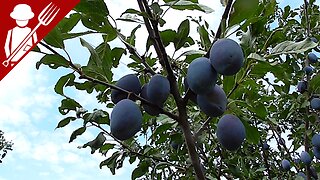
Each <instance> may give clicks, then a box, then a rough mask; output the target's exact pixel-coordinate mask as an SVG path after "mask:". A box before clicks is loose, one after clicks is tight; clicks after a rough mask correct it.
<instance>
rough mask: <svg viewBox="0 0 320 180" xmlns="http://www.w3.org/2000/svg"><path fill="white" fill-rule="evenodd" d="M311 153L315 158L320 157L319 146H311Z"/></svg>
mask: <svg viewBox="0 0 320 180" xmlns="http://www.w3.org/2000/svg"><path fill="white" fill-rule="evenodd" d="M313 155H314V156H315V157H316V158H317V159H320V148H318V147H313Z"/></svg>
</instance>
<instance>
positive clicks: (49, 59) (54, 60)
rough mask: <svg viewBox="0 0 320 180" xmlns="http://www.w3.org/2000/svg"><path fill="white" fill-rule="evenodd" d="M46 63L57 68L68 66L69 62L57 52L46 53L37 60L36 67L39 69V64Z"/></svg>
mask: <svg viewBox="0 0 320 180" xmlns="http://www.w3.org/2000/svg"><path fill="white" fill-rule="evenodd" d="M41 64H44V65H48V66H49V67H50V68H51V69H57V68H58V67H65V68H67V67H69V62H68V60H66V59H65V58H64V57H63V56H60V55H57V54H47V55H45V56H43V57H42V58H41V60H40V61H38V62H37V64H36V68H37V69H39V67H40V65H41Z"/></svg>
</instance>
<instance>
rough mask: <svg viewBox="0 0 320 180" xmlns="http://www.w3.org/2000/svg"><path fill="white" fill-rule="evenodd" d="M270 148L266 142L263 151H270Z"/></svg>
mask: <svg viewBox="0 0 320 180" xmlns="http://www.w3.org/2000/svg"><path fill="white" fill-rule="evenodd" d="M269 148H270V146H269V144H268V143H267V142H264V143H263V144H262V149H263V150H269Z"/></svg>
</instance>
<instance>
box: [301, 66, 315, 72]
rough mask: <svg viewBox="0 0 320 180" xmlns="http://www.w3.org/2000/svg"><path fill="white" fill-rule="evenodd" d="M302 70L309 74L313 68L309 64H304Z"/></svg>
mask: <svg viewBox="0 0 320 180" xmlns="http://www.w3.org/2000/svg"><path fill="white" fill-rule="evenodd" d="M303 71H304V72H305V73H306V74H311V73H312V72H313V68H312V67H311V66H306V67H304V68H303Z"/></svg>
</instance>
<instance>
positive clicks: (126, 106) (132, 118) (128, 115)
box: [110, 99, 142, 141]
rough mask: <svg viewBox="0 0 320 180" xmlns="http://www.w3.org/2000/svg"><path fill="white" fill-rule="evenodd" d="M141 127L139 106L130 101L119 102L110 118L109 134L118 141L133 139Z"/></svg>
mask: <svg viewBox="0 0 320 180" xmlns="http://www.w3.org/2000/svg"><path fill="white" fill-rule="evenodd" d="M141 126H142V114H141V111H140V109H139V106H138V105H137V104H136V103H135V102H133V101H132V100H130V99H123V100H121V101H119V102H118V103H117V104H116V105H115V106H114V108H113V110H112V112H111V117H110V130H111V133H112V134H113V135H114V136H115V137H116V138H117V139H119V140H121V141H123V140H127V139H129V138H131V137H133V136H134V135H135V134H136V133H137V132H138V131H140V129H141Z"/></svg>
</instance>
